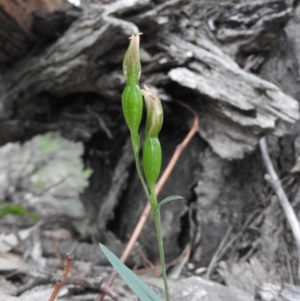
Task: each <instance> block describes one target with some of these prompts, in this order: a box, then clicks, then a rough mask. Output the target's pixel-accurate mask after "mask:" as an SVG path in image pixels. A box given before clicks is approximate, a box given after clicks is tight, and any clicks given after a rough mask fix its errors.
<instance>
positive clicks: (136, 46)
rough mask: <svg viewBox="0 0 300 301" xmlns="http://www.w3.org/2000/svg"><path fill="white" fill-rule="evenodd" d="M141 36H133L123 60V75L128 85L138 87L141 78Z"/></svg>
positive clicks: (138, 34)
mask: <svg viewBox="0 0 300 301" xmlns="http://www.w3.org/2000/svg"><path fill="white" fill-rule="evenodd" d="M140 35H141V33H137V34H134V35H132V36H131V37H130V38H129V39H130V44H129V47H128V49H127V51H126V53H125V57H124V60H123V73H124V77H125V80H126V84H127V85H138V83H139V80H140V76H141V62H140Z"/></svg>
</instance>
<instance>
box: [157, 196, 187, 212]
mask: <svg viewBox="0 0 300 301" xmlns="http://www.w3.org/2000/svg"><path fill="white" fill-rule="evenodd" d="M175 200H184V197H182V196H180V195H171V196H168V197H167V198H165V199H163V200H162V201H160V202H159V203H158V204H157V207H156V208H157V209H160V208H161V206H162V205H164V204H166V203H169V202H171V201H175Z"/></svg>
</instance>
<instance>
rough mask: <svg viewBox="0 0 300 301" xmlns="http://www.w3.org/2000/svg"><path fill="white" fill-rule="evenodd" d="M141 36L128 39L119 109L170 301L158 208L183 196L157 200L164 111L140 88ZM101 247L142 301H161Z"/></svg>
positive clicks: (148, 91) (154, 96)
mask: <svg viewBox="0 0 300 301" xmlns="http://www.w3.org/2000/svg"><path fill="white" fill-rule="evenodd" d="M140 35H141V33H137V34H134V35H132V36H131V37H130V38H129V39H130V44H129V47H128V49H127V51H126V54H125V57H124V61H123V73H124V77H125V80H126V85H125V88H124V91H123V93H122V109H123V113H124V117H125V121H126V124H127V126H128V129H129V131H130V137H131V141H132V148H133V153H134V157H135V164H136V170H137V173H138V176H139V178H140V181H141V183H142V186H143V189H144V191H145V195H146V197H147V199H148V201H149V203H150V205H151V209H152V216H153V219H154V222H155V226H156V233H157V241H158V249H159V256H160V264H161V270H162V277H163V281H164V288H165V296H166V301H170V294H169V287H168V280H167V272H166V265H165V257H164V249H163V240H162V234H161V218H160V207H161V206H162V205H163V204H165V203H167V202H170V201H172V200H176V199H182V197H180V196H170V197H168V198H166V199H164V200H163V201H161V202H159V203H158V201H157V196H156V192H155V185H156V181H157V179H158V177H159V174H160V171H161V162H162V149H161V145H160V142H159V138H158V135H159V132H160V130H161V128H162V124H163V108H162V104H161V101H160V99H159V97H158V96H157V95H156V94H155V93H154V92H153V91H152V90H150V89H149V88H148V87H146V86H145V87H144V89H142V90H141V89H140V87H139V80H140V76H141V62H140V50H139V44H140ZM143 97H144V100H145V107H146V112H147V115H146V126H145V140H144V144H143V165H142V164H141V162H140V149H141V139H140V135H139V129H140V125H141V120H142V116H143ZM142 166H143V169H142ZM100 248H101V249H102V251H103V253H104V254H105V255H106V257H107V258H108V260H109V261H110V263H111V264H112V265H113V266H114V267H115V268H116V270H117V271H118V273H119V274H120V276H121V277H122V278H123V279H124V280H125V282H126V283H127V284H128V286H129V287H130V288H131V289H132V290H133V291H134V292H135V293H136V295H137V296H138V297H139V298H140V299H141V300H142V301H148V300H149V301H150V300H152V301H153V300H156V301H161V299H160V297H159V296H158V295H156V294H155V293H154V291H153V290H152V289H151V288H150V287H148V286H147V285H146V284H145V283H143V282H142V281H141V280H140V279H139V278H138V277H137V276H136V275H135V274H134V273H133V272H132V271H130V270H129V269H128V268H127V267H126V266H125V265H124V264H123V263H122V262H121V261H120V260H119V259H118V258H117V257H116V256H115V255H114V254H112V253H111V252H110V251H109V250H108V249H107V248H106V247H105V246H103V245H101V244H100Z"/></svg>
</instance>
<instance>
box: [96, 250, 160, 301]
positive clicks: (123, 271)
mask: <svg viewBox="0 0 300 301" xmlns="http://www.w3.org/2000/svg"><path fill="white" fill-rule="evenodd" d="M99 246H100V249H101V250H102V252H103V253H104V255H105V256H106V258H107V259H108V260H109V262H110V263H111V265H112V266H113V267H114V268H115V269H116V270H117V272H118V273H119V275H120V276H121V277H122V278H123V280H124V281H125V282H126V283H127V285H128V286H129V287H130V289H131V290H132V291H133V292H134V293H135V294H136V295H137V296H138V297H139V298H140V299H141V300H142V301H162V299H161V298H160V297H159V296H158V295H157V294H156V293H155V292H154V291H153V290H152V289H151V288H150V287H149V286H148V285H147V284H146V283H145V282H143V281H142V280H141V279H140V278H139V277H137V276H136V275H135V274H134V273H133V272H132V271H131V270H130V269H129V268H128V267H127V266H126V265H125V264H124V263H123V262H122V261H120V259H118V258H117V257H116V256H115V255H114V254H113V253H112V252H111V251H110V250H109V249H108V248H106V247H105V246H104V245H102V244H99Z"/></svg>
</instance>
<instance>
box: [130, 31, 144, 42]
mask: <svg viewBox="0 0 300 301" xmlns="http://www.w3.org/2000/svg"><path fill="white" fill-rule="evenodd" d="M142 34H143V33H142V32H137V33H134V34H133V35H132V36H131V37H129V38H128V40H132V39H133V38H137V37H139V36H141V35H142Z"/></svg>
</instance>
